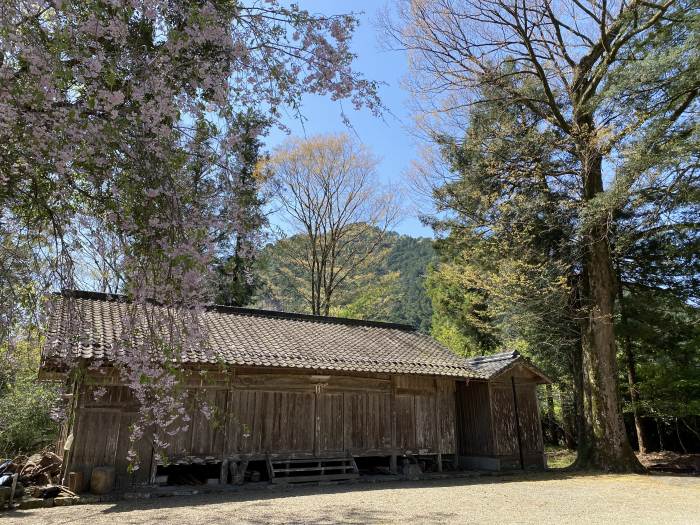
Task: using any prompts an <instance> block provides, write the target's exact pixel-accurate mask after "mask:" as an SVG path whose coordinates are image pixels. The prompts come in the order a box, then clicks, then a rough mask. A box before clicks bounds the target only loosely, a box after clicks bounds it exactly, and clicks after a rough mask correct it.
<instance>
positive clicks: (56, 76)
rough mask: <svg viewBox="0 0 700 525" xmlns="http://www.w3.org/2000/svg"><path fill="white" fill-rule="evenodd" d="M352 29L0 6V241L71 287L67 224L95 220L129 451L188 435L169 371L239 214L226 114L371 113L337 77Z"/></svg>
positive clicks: (372, 93)
mask: <svg viewBox="0 0 700 525" xmlns="http://www.w3.org/2000/svg"><path fill="white" fill-rule="evenodd" d="M356 25H357V19H356V18H355V17H354V16H353V15H337V16H318V15H313V14H310V13H309V12H307V11H304V10H302V9H300V8H299V7H297V6H296V5H294V4H292V5H290V6H288V7H287V6H283V5H281V4H280V3H279V2H278V1H277V0H265V1H262V0H248V1H243V2H238V1H227V0H210V1H206V0H196V1H195V0H168V1H166V0H85V1H81V2H68V1H64V0H8V1H5V2H3V5H2V7H0V204H1V205H2V207H1V209H0V235H2V241H3V242H2V243H0V246H2V247H5V246H16V245H18V244H22V243H23V242H29V241H32V242H33V244H32V245H31V246H32V248H31V249H29V250H28V251H29V254H28V256H27V261H28V262H27V265H26V268H31V269H35V268H41V270H39V271H35V270H32V271H34V275H35V277H36V278H37V279H38V278H39V277H42V278H43V282H45V283H47V284H48V285H51V286H53V287H66V288H71V287H73V286H74V276H75V264H74V261H73V258H72V257H71V254H72V253H74V252H75V250H76V249H77V248H80V233H81V232H80V221H79V220H76V217H78V216H80V215H82V216H93V217H99V218H100V219H101V220H103V221H104V224H105V227H106V228H108V229H110V230H112V234H113V235H114V238H115V239H119V242H120V243H121V249H122V252H123V255H122V258H121V260H120V263H121V266H122V267H121V271H122V272H124V278H125V282H126V285H125V286H126V292H127V293H128V295H129V298H130V302H129V303H128V307H127V308H125V314H124V319H123V320H122V323H123V325H124V326H125V330H124V333H123V338H122V341H121V342H120V343H119V344H118V345H116V346H115V348H113V349H112V353H113V358H114V359H115V360H116V361H117V365H118V369H119V370H120V371H121V374H122V378H123V379H124V380H125V381H127V382H128V384H129V385H130V387H131V388H132V391H133V392H134V395H135V396H136V398H137V399H138V400H139V401H140V403H141V413H140V419H139V421H138V422H137V423H136V424H135V425H134V426H133V432H132V439H133V440H134V441H136V440H138V439H141V438H142V437H144V436H146V435H147V434H148V433H149V432H154V433H155V435H154V444H155V446H156V448H158V449H166V448H167V434H173V433H175V432H177V431H178V430H180V429H182V428H183V427H184V426H186V425H187V421H186V416H185V410H184V405H183V402H182V401H181V397H180V396H178V395H177V388H179V387H178V385H179V384H180V383H181V381H180V379H181V377H182V367H180V366H178V363H180V362H181V357H182V356H183V355H185V354H186V353H187V352H189V351H193V350H194V351H200V352H206V334H204V333H203V332H202V330H201V329H200V327H201V323H200V322H199V315H200V313H201V311H202V308H203V307H204V305H205V304H206V301H207V297H208V291H209V288H208V286H209V284H210V279H209V275H208V269H209V268H210V267H211V258H212V254H213V238H214V234H213V233H212V232H215V231H221V230H222V224H223V223H227V222H228V223H231V222H232V221H233V222H235V221H236V218H237V211H236V205H235V203H236V199H235V195H234V194H232V192H226V191H221V189H222V188H225V187H232V185H230V184H229V185H227V184H225V183H224V182H225V181H226V180H227V179H230V178H231V176H232V175H231V173H230V163H228V162H227V161H226V159H227V151H228V150H229V149H230V148H231V147H232V146H233V145H235V144H237V143H238V142H239V141H241V140H243V139H244V138H245V137H242V136H241V135H240V131H239V130H240V127H237V126H235V125H234V124H235V118H236V115H237V114H240V112H241V111H246V110H254V111H258V112H262V113H264V114H265V115H266V116H267V122H268V123H270V124H271V125H275V124H279V118H280V114H281V113H280V112H281V110H282V108H285V107H286V108H291V110H292V111H297V112H298V111H300V106H301V98H302V96H303V95H304V94H306V93H312V94H325V95H328V96H330V97H331V98H332V99H333V100H340V99H349V100H350V101H351V102H352V104H353V105H354V107H356V108H359V107H361V106H365V107H368V108H369V109H370V110H372V111H373V112H375V113H379V112H380V111H381V109H382V108H381V104H380V101H379V99H378V96H377V86H376V84H375V83H374V82H371V81H368V80H366V79H364V78H363V77H362V76H361V75H359V74H358V73H357V72H355V71H354V70H353V69H352V68H351V63H352V60H353V58H354V56H353V54H352V52H351V51H350V47H349V43H350V37H351V35H352V33H353V30H354V29H355V27H356ZM263 131H264V129H263V128H260V129H253V130H248V133H249V134H251V135H256V134H260V133H262V132H263ZM37 237H38V238H37ZM10 240H11V241H12V242H10ZM0 257H5V254H4V253H0ZM36 259H42V260H44V261H45V262H46V263H47V264H45V265H36V264H34V265H32V264H30V263H29V261H32V260H36ZM25 274H26V272H24V271H23V272H20V271H18V272H14V273H13V272H10V273H9V274H8V282H10V283H11V282H12V281H13V279H14V282H15V284H19V283H20V278H21V276H22V275H25ZM9 289H12V290H14V293H17V294H19V293H20V292H21V290H22V288H21V287H20V286H16V287H14V288H13V287H12V285H11V284H10V285H9ZM37 291H41V289H39V290H37V289H34V290H33V292H32V293H35V294H36V292H37ZM155 302H157V304H158V305H159V306H156V305H155V304H154V303H155ZM17 304H20V303H18V302H17V301H11V300H10V301H3V305H5V306H6V307H7V308H17V306H16V305H17ZM21 304H24V305H26V304H27V302H26V301H25V302H23V303H21ZM31 304H35V303H31ZM25 308H26V307H25ZM5 318H17V316H14V317H13V316H12V315H10V316H9V317H7V316H6V315H3V316H0V319H5ZM10 331H11V330H9V329H8V330H0V334H6V333H10ZM163 362H167V363H169V364H168V365H167V366H164V365H163V364H162V363H163ZM78 364H79V363H76V365H78ZM92 366H93V367H95V368H96V367H98V366H99V363H97V364H93V365H92ZM203 410H206V408H204V409H203ZM183 416H184V417H183ZM130 455H131V459H132V460H133V462H134V464H135V465H137V464H138V458H136V457H135V456H134V452H133V451H132V452H131V453H130Z"/></svg>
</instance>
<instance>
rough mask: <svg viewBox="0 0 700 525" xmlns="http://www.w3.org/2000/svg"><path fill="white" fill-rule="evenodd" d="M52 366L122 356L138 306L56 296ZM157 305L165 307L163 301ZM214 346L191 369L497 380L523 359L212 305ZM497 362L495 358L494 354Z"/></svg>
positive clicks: (346, 322)
mask: <svg viewBox="0 0 700 525" xmlns="http://www.w3.org/2000/svg"><path fill="white" fill-rule="evenodd" d="M50 303H51V309H50V319H49V331H48V334H47V342H46V346H45V350H44V359H43V362H44V368H58V367H60V365H61V364H62V363H63V362H65V361H67V360H69V359H71V358H83V359H88V360H94V359H102V360H106V361H110V360H111V359H114V357H115V355H116V354H115V352H123V351H124V350H122V349H121V345H120V344H119V342H120V340H121V338H122V333H123V326H124V322H125V320H126V319H128V314H129V311H130V306H132V305H131V303H129V301H128V300H127V299H126V297H124V296H120V295H111V294H102V293H95V292H83V291H65V292H63V293H61V294H56V295H54V296H52V298H51V301H50ZM149 307H151V308H155V309H158V308H164V307H163V306H159V305H157V304H155V303H154V304H153V305H150V306H149ZM199 319H200V322H201V323H203V325H204V329H205V332H206V334H207V341H208V345H207V346H208V349H207V350H204V349H202V350H201V351H190V352H188V353H187V354H185V355H182V356H181V361H182V362H183V363H186V364H193V365H196V364H207V363H212V364H214V363H225V364H228V365H238V366H262V367H273V368H298V369H308V370H326V371H352V372H374V373H395V374H420V375H436V376H450V377H464V378H472V379H489V378H490V377H492V376H493V375H494V374H497V373H499V372H500V370H501V368H502V367H505V366H508V364H509V363H511V362H515V361H516V360H518V359H519V358H520V356H519V354H517V352H516V353H509V356H510V357H506V355H505V354H498V355H499V356H501V357H499V358H498V360H496V361H494V360H492V359H490V358H475V359H466V358H463V357H461V356H458V355H456V354H455V353H453V352H452V351H451V350H449V349H448V348H446V347H445V346H443V345H441V344H440V343H438V342H437V341H435V340H434V339H432V338H431V337H429V336H427V335H424V334H421V333H419V332H417V331H416V330H415V329H413V328H412V327H410V326H408V325H401V324H395V323H382V322H376V321H364V320H356V319H344V318H335V317H319V316H311V315H304V314H292V313H285V312H273V311H268V310H254V309H249V308H237V307H227V306H211V307H207V308H206V309H205V310H204V312H203V313H202V314H201V316H200V317H199ZM494 357H495V356H494Z"/></svg>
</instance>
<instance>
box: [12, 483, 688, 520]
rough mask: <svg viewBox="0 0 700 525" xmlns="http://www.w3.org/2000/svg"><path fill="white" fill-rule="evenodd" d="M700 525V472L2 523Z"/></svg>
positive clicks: (418, 487) (273, 496) (208, 503)
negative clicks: (529, 524) (696, 524)
mask: <svg viewBox="0 0 700 525" xmlns="http://www.w3.org/2000/svg"><path fill="white" fill-rule="evenodd" d="M405 522H409V523H410V524H411V525H419V524H423V523H499V524H508V523H518V524H522V523H557V524H560V523H605V524H610V523H626V524H637V523H653V524H664V525H669V524H679V523H682V524H688V523H698V524H700V478H692V477H682V476H662V475H653V476H639V475H575V476H565V475H562V474H539V475H529V476H526V477H502V478H501V477H495V478H490V477H489V478H480V479H471V480H470V479H450V480H440V481H418V482H391V483H376V484H362V483H361V484H356V485H334V486H323V487H319V486H313V487H308V486H307V487H294V488H291V489H287V490H285V491H270V492H266V491H256V492H241V493H229V494H210V495H199V496H188V497H181V498H177V497H169V498H158V499H154V500H136V501H121V502H117V503H99V504H93V505H77V506H72V507H54V508H50V509H37V510H26V511H13V512H11V513H4V514H2V515H0V523H2V524H3V525H4V524H8V525H9V524H12V523H17V524H30V523H31V524H32V525H33V524H44V523H45V524H59V523H61V524H62V523H89V524H90V525H99V524H110V525H114V524H117V523H119V524H121V523H158V524H170V523H172V524H178V525H179V524H188V523H193V524H196V525H207V524H219V523H242V524H248V525H259V524H268V523H309V524H326V523H353V524H365V523H405Z"/></svg>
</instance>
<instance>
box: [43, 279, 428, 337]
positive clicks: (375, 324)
mask: <svg viewBox="0 0 700 525" xmlns="http://www.w3.org/2000/svg"><path fill="white" fill-rule="evenodd" d="M55 295H59V296H62V297H75V298H78V299H90V300H96V301H99V300H102V301H121V302H129V297H128V296H127V295H124V294H116V293H106V292H92V291H88V290H72V289H64V290H61V292H56V293H55ZM149 302H151V303H152V304H155V305H159V306H162V305H163V303H161V302H159V301H156V300H155V299H151V300H149ZM205 309H206V310H207V311H217V312H221V313H228V314H236V315H250V316H255V317H267V318H274V319H287V320H291V321H309V322H314V323H327V324H341V325H349V326H367V327H371V328H386V329H394V330H403V331H405V332H417V330H416V328H415V327H414V326H411V325H408V324H403V323H392V322H388V321H373V320H368V319H354V318H349V317H333V316H323V315H311V314H301V313H296V312H280V311H276V310H264V309H258V308H248V307H243V306H226V305H221V304H211V305H207V306H206V307H205Z"/></svg>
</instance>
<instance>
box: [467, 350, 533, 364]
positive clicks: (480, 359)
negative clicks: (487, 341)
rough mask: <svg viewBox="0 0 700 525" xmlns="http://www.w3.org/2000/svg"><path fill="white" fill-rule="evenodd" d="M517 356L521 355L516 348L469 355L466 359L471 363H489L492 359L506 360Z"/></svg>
mask: <svg viewBox="0 0 700 525" xmlns="http://www.w3.org/2000/svg"><path fill="white" fill-rule="evenodd" d="M517 357H521V354H520V352H518V351H517V350H511V351H506V352H499V353H497V354H491V355H479V356H476V357H470V358H468V359H467V361H469V362H471V363H491V362H494V361H506V360H509V359H515V358H517Z"/></svg>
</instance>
